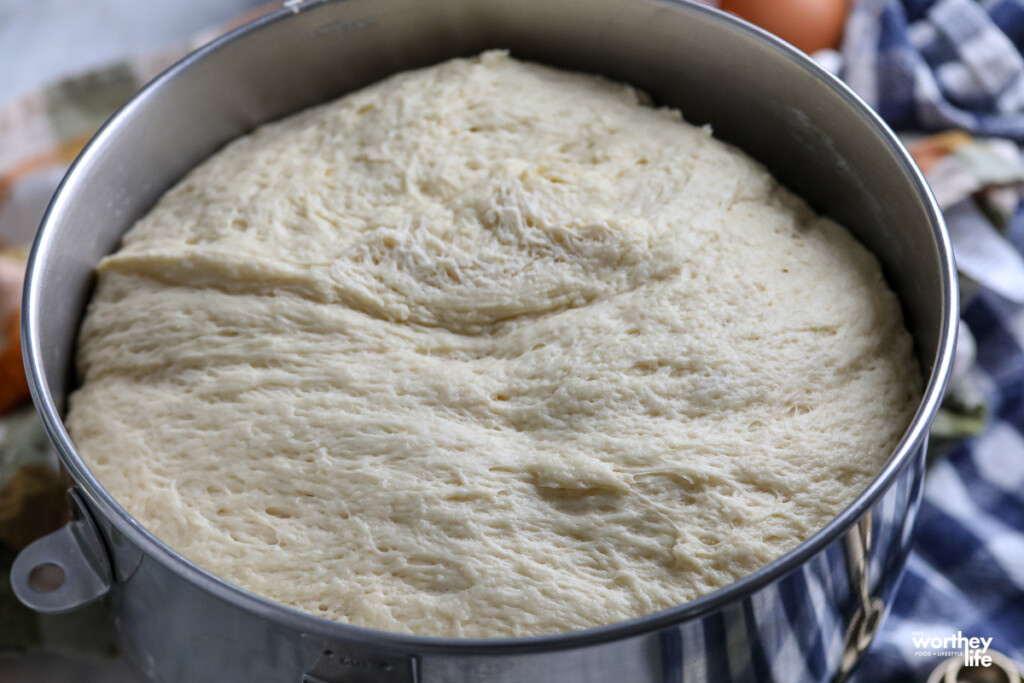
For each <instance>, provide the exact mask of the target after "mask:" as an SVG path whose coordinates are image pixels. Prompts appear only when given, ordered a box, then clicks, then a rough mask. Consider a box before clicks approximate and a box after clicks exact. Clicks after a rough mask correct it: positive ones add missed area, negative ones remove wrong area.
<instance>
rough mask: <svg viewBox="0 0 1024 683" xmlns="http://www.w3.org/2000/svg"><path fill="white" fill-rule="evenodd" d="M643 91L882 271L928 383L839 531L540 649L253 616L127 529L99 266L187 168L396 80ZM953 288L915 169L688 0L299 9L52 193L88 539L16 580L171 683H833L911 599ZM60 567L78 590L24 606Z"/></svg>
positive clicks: (40, 286) (45, 283) (36, 386)
mask: <svg viewBox="0 0 1024 683" xmlns="http://www.w3.org/2000/svg"><path fill="white" fill-rule="evenodd" d="M494 47H503V48H509V49H510V50H511V51H512V53H513V54H514V55H515V56H517V57H520V58H525V59H530V60H536V61H539V62H545V63H548V64H552V65H555V66H560V67H565V68H568V69H576V70H581V71H590V72H597V73H601V74H604V75H606V76H608V77H609V78H613V79H616V80H621V81H626V82H629V83H632V84H634V85H636V86H638V87H640V88H642V89H644V90H646V91H647V92H648V93H650V94H651V95H652V96H653V97H654V99H655V100H656V101H657V102H658V103H661V104H666V105H671V106H674V107H678V108H680V109H681V110H682V111H683V113H684V115H685V117H686V118H687V119H688V120H689V121H691V122H693V123H705V122H707V123H711V124H712V125H713V127H714V130H715V133H716V134H717V135H718V136H719V137H720V138H722V139H725V140H727V141H729V142H732V143H734V144H736V145H738V146H739V147H741V148H742V149H744V150H746V151H747V152H748V153H749V154H751V155H753V156H754V157H756V158H757V159H759V160H761V161H762V162H763V163H765V164H766V165H767V166H768V167H769V169H770V170H771V171H772V172H773V173H774V174H775V175H776V176H777V177H778V178H779V179H781V180H782V181H783V182H784V183H785V184H786V185H788V186H789V187H790V188H791V189H793V190H794V191H796V192H797V193H798V194H800V195H802V196H803V197H805V198H806V199H807V200H809V201H810V202H811V204H812V205H814V206H815V207H816V208H817V209H818V210H820V211H822V212H824V213H826V214H828V215H830V216H832V217H833V218H835V219H836V220H838V221H839V222H840V223H842V224H843V225H845V226H847V227H848V228H849V229H850V230H851V231H852V232H853V233H854V234H855V235H856V236H857V237H858V239H860V240H861V241H862V242H863V243H864V244H865V245H866V246H867V247H868V248H869V249H871V250H872V251H873V252H874V253H875V254H876V255H877V257H878V258H879V260H880V261H881V262H882V264H883V266H884V269H885V274H886V276H887V278H888V280H889V282H890V284H891V285H892V287H893V288H894V289H895V291H896V292H897V294H898V295H899V297H900V300H901V302H902V304H903V307H904V312H905V316H906V319H907V323H908V327H909V329H910V330H911V332H912V334H913V336H914V338H915V341H916V350H917V354H918V357H919V358H920V361H921V365H922V367H923V369H924V372H925V373H926V374H927V379H928V383H927V389H926V391H925V394H924V397H923V399H922V401H921V405H920V408H919V410H918V412H917V415H916V417H915V418H914V421H913V423H912V424H911V425H910V427H909V429H908V430H907V433H906V434H905V436H904V437H903V440H902V441H901V442H900V444H899V446H898V447H897V449H896V451H895V452H894V453H893V455H892V457H891V458H890V460H889V461H888V463H887V464H886V466H885V468H884V469H883V470H882V472H881V473H880V474H879V475H878V477H877V479H875V480H874V482H873V483H872V484H871V485H870V486H869V487H868V489H867V490H866V491H864V492H863V493H862V494H861V495H860V496H859V497H858V498H857V499H856V501H855V502H854V503H853V504H852V505H850V506H849V507H848V508H847V509H845V510H843V511H842V512H841V513H840V514H839V515H838V516H837V517H836V518H835V519H834V520H832V522H831V523H829V524H828V526H827V527H825V528H824V529H822V530H821V531H820V532H819V533H817V534H815V535H814V536H813V537H812V538H810V539H809V540H807V541H805V542H804V543H802V544H801V545H800V546H799V547H798V548H796V549H795V550H793V551H792V552H790V553H788V554H787V555H785V556H784V557H781V558H779V559H778V560H776V561H774V562H772V563H771V564H769V565H768V566H766V567H764V568H762V569H760V570H759V571H756V572H754V573H753V574H751V575H749V576H747V577H745V578H743V579H742V580H740V581H737V582H736V583H734V584H732V585H730V586H727V587H726V588H723V589H721V590H719V591H717V592H715V593H712V594H710V595H708V596H705V597H703V598H700V599H698V600H694V601H692V602H689V603H687V604H684V605H680V606H678V607H675V608H673V609H669V610H666V611H663V612H659V613H657V614H652V615H649V616H646V617H643V618H639V619H634V620H632V621H628V622H624V623H619V624H614V625H611V626H607V627H604V628H597V629H593V630H588V631H580V632H573V633H565V634H560V635H551V636H543V637H534V638H517V639H495V640H469V639H450V638H428V637H418V636H409V635H398V634H393V633H384V632H379V631H373V630H368V629H365V628H358V627H354V626H349V625H345V624H339V623H334V622H330V621H326V620H324V619H320V618H317V617H314V616H310V615H307V614H303V613H300V612H297V611H295V610H292V609H289V608H286V607H283V606H281V605H278V604H275V603H273V602H270V601H268V600H265V599H262V598H259V597H256V596H254V595H251V594H249V593H246V592H244V591H242V590H240V589H238V588H236V587H235V586H232V585H230V584H228V583H226V582H224V581H222V580H221V579H218V578H217V577H215V576H213V575H211V574H209V573H207V572H205V571H204V570H202V569H200V568H199V567H196V566H195V565H193V564H191V563H190V562H188V561H187V560H185V559H184V558H182V557H181V556H180V555H178V554H176V553H175V552H174V551H172V550H170V549H169V548H168V547H167V546H165V545H164V544H162V543H161V542H160V541H159V540H158V539H156V538H154V537H153V536H152V535H151V534H150V533H149V532H147V531H146V530H145V529H144V528H143V527H142V526H141V525H140V524H139V523H138V522H137V521H136V520H135V519H133V518H132V517H131V516H130V515H129V514H128V513H127V512H125V510H124V509H122V508H121V507H120V506H119V505H118V504H117V502H116V501H114V500H113V498H111V496H110V495H109V494H108V493H107V491H106V490H105V489H104V488H103V486H102V485H101V484H100V483H99V482H98V481H97V480H96V479H95V478H94V477H93V475H92V473H91V472H89V469H88V468H87V467H86V466H85V464H84V463H83V462H82V460H81V458H80V457H79V455H78V453H77V452H76V451H75V446H74V444H73V443H72V441H71V439H70V438H69V437H68V434H67V432H66V430H65V428H64V424H63V422H62V421H61V415H62V411H63V408H64V403H65V399H66V397H67V394H68V391H69V389H70V388H71V387H72V385H73V382H74V379H73V367H72V365H73V362H72V359H73V352H74V346H75V338H76V332H77V329H78V325H79V322H80V320H81V316H82V312H83V309H84V306H85V303H86V301H87V299H88V296H89V291H90V286H91V282H92V277H93V275H92V274H93V269H94V267H95V265H96V263H97V262H98V261H99V259H100V258H101V257H103V256H104V255H105V254H108V253H109V252H111V251H112V250H113V249H115V248H116V246H117V244H118V241H119V240H120V238H121V235H122V234H123V233H124V232H125V230H127V229H128V228H129V227H130V226H131V225H132V223H133V222H134V221H135V220H136V219H137V218H139V217H140V216H141V215H143V214H144V213H145V212H146V211H147V210H148V209H149V208H150V207H151V206H152V205H153V203H154V202H155V200H156V199H157V198H158V197H159V196H160V194H161V193H162V192H164V191H165V190H166V189H167V188H168V187H170V186H171V185H172V184H173V183H174V182H176V181H177V180H178V179H179V178H181V177H182V175H183V174H184V173H185V172H186V171H188V170H189V169H190V168H192V167H193V166H195V165H196V164H197V163H198V162H200V161H201V160H202V159H204V158H205V157H207V156H209V155H210V154H211V153H212V152H214V151H216V150H217V149H218V148H220V147H221V146H223V145H224V144H225V143H226V142H227V141H229V140H231V139H232V138H235V137H237V136H239V135H241V134H243V133H245V132H247V131H249V130H251V129H252V128H253V127H255V126H257V125H259V124H261V123H263V122H266V121H270V120H273V119H277V118H280V117H282V116H285V115H287V114H290V113H292V112H295V111H298V110H300V109H303V108H304V107H307V106H309V105H313V104H317V103H320V102H323V101H326V100H328V99H331V98H335V97H337V96H340V95H342V94H344V93H346V92H349V91H351V90H353V89H356V88H358V87H360V86H363V85H366V84H368V83H371V82H373V81H376V80H378V79H380V78H382V77H384V76H387V75H389V74H392V73H394V72H396V71H400V70H403V69H409V68H413V67H420V66H424V65H427V64H431V63H436V62H439V61H442V60H444V59H448V58H450V57H454V56H457V55H471V54H475V53H478V52H480V51H482V50H484V49H487V48H494ZM955 284H956V275H955V271H954V267H953V259H952V255H951V252H950V246H949V241H948V238H947V236H946V233H945V230H944V228H943V224H942V218H941V216H940V214H939V211H938V209H937V207H936V205H935V202H934V200H933V199H932V197H931V195H930V193H929V191H928V188H927V186H926V185H925V183H924V180H923V179H922V177H921V175H920V173H919V172H918V170H917V168H916V167H915V165H914V163H913V162H912V160H911V159H910V157H909V156H908V155H907V153H906V151H905V150H904V149H903V147H902V146H901V145H900V144H899V142H898V141H897V140H896V138H895V137H894V136H893V134H892V133H891V132H890V131H889V129H888V128H886V126H885V125H884V124H883V123H882V122H881V121H880V120H879V119H878V117H877V116H876V115H875V114H874V113H872V112H871V111H870V110H869V109H868V108H867V107H866V106H865V105H864V104H863V103H862V102H861V101H860V100H859V99H858V98H857V97H856V96H855V95H853V94H852V93H851V92H850V91H849V90H848V89H847V88H846V87H844V86H843V85H842V84H841V83H840V82H839V81H838V80H836V79H835V78H834V77H832V76H831V75H829V74H828V73H826V72H825V71H823V70H822V69H821V68H819V67H818V66H817V65H816V64H814V62H812V61H811V60H810V59H808V58H807V57H806V56H804V55H803V54H801V53H799V52H797V51H796V50H794V49H792V48H790V47H788V46H787V45H785V44H783V43H781V42H780V41H778V40H776V39H774V38H772V37H771V36H769V35H767V34H765V33H763V32H761V31H759V30H757V29H755V28H753V27H751V26H749V25H746V24H744V23H742V22H740V21H738V20H736V19H733V18H730V17H728V16H725V15H723V14H721V13H718V12H716V11H714V10H711V9H708V8H706V7H703V6H700V5H696V4H691V3H685V2H677V1H673V0H435V1H434V2H430V3H427V2H424V0H336V1H326V2H325V1H319V2H318V1H310V0H307V1H306V2H303V3H299V4H295V3H289V4H288V6H287V7H285V8H284V9H282V10H280V11H278V12H276V13H275V14H273V15H271V16H269V17H267V18H265V19H261V20H259V21H257V22H255V23H253V24H250V25H248V26H246V27H244V28H242V29H239V30H238V31H235V32H234V33H232V34H230V35H228V36H226V37H224V38H222V39H220V40H218V41H216V42H214V43H213V44H211V45H209V46H208V47H206V48H203V49H202V50H199V51H198V52H196V53H194V54H192V55H191V56H189V57H187V58H186V59H184V60H183V61H182V62H180V63H179V64H177V65H176V66H174V67H172V68H171V69H170V70H168V71H167V72H166V73H164V74H163V75H161V76H160V77H159V78H157V79H156V80H155V81H153V82H152V83H151V84H150V85H149V86H147V87H146V88H145V89H144V90H142V91H141V92H140V93H139V94H138V95H137V96H136V97H135V98H134V99H133V100H131V101H130V102H129V103H128V104H127V105H126V106H125V107H124V108H123V109H122V110H121V111H120V112H118V113H117V114H116V115H115V116H114V117H113V118H112V119H111V120H110V121H109V122H108V123H107V125H106V126H105V127H104V128H103V129H102V130H101V131H100V132H99V133H98V134H97V135H96V137H95V138H94V139H93V141H92V142H91V143H90V144H89V146H88V147H87V148H86V149H85V151H84V152H83V153H82V155H81V156H80V157H79V159H78V160H77V162H76V163H75V165H74V166H73V168H72V169H71V171H70V172H69V173H68V175H67V177H66V178H65V180H64V182H63V184H62V185H61V187H60V189H59V190H58V192H57V194H56V196H55V197H54V199H53V202H52V204H51V206H50V209H49V211H48V213H47V215H46V218H45V220H44V221H43V225H42V227H41V229H40V231H39V236H38V238H37V240H36V243H35V247H34V250H33V252H32V258H31V262H30V265H29V273H28V280H27V287H26V294H25V302H24V311H23V321H24V329H23V336H24V347H25V360H26V364H27V368H28V372H29V377H30V383H31V385H32V393H33V396H34V398H35V401H36V406H37V408H38V410H39V412H40V414H41V415H42V418H43V420H44V422H45V423H46V427H47V430H48V431H49V435H50V438H51V440H52V441H53V443H54V445H55V446H56V448H57V450H58V451H59V452H60V456H61V458H62V460H63V462H64V464H65V466H66V467H67V469H68V470H69V471H70V473H71V476H72V477H73V478H74V480H75V482H76V489H75V490H74V491H73V495H72V499H73V501H75V506H76V517H75V520H74V521H73V522H72V524H71V525H69V526H68V527H67V528H65V529H64V530H62V531H59V532H57V533H55V534H53V535H51V536H48V537H46V538H43V539H41V540H40V541H38V542H37V543H35V544H33V545H32V546H30V547H29V548H27V549H26V550H25V551H23V553H22V554H21V555H20V556H19V557H18V559H17V562H16V565H15V568H14V572H13V574H12V581H13V583H14V587H15V588H16V590H17V592H18V595H19V596H20V597H21V599H22V600H23V601H24V602H25V603H26V604H28V605H29V606H31V607H35V608H36V609H39V610H41V611H63V610H69V609H74V608H76V607H78V606H80V605H82V604H85V603H87V602H91V601H95V600H100V599H102V600H105V601H107V603H108V605H109V609H110V610H111V613H112V615H113V616H114V618H115V619H116V622H117V625H118V627H119V630H120V634H121V637H122V639H123V641H124V644H125V646H126V649H127V651H128V652H130V653H132V654H133V655H134V657H135V658H136V659H137V660H138V661H139V662H140V664H141V666H142V667H143V668H144V669H145V670H146V671H147V672H148V673H149V674H150V675H152V676H153V678H154V679H156V680H159V681H167V682H182V683H185V682H187V683H201V682H204V681H211V682H213V681H216V682H217V683H230V682H238V683H242V682H244V683H256V682H261V681H267V682H270V681H274V682H279V681H309V682H323V683H357V682H359V683H365V682H369V681H378V682H385V683H411V682H412V681H419V682H420V683H442V682H443V683H461V682H469V681H486V682H489V683H492V682H493V683H510V682H513V681H515V682H528V683H541V682H544V681H558V682H560V683H584V682H587V683H595V682H596V683H601V682H608V683H622V682H636V683H648V682H649V683H670V682H671V683H677V682H682V681H726V680H735V681H740V680H742V681H768V680H777V681H785V682H786V683H791V682H793V681H804V680H807V681H812V680H813V681H821V680H827V679H831V678H833V677H836V678H842V677H843V676H845V675H846V673H847V672H848V671H849V670H850V668H851V667H852V666H853V665H854V664H855V663H856V661H857V659H858V657H859V655H860V653H861V652H862V651H863V650H864V648H865V647H866V646H867V644H869V643H870V641H871V638H872V636H873V634H874V632H875V630H876V628H877V626H878V623H879V620H880V619H881V618H882V616H883V614H884V612H885V609H886V605H887V604H888V603H889V602H890V600H891V599H892V597H893V594H894V591H895V589H896V586H897V584H898V583H899V579H900V575H901V572H902V568H903V564H904V560H905V558H906V555H907V552H908V544H909V540H910V536H911V532H912V528H913V523H914V518H915V516H916V513H917V509H918V505H919V501H920V495H921V486H922V478H923V471H924V450H925V445H926V440H927V434H928V427H929V424H930V422H931V420H932V418H933V416H934V415H935V411H936V410H937V408H938V405H939V401H940V398H941V394H942V391H943V389H944V385H945V383H946V380H947V377H948V375H949V370H950V365H951V359H952V353H953V344H954V337H955V331H956V321H957V290H956V286H955ZM46 563H53V564H58V565H61V566H62V567H63V568H64V570H65V573H66V576H67V580H66V581H65V583H64V585H63V586H61V588H59V589H58V590H56V591H54V592H52V593H40V592H36V591H35V590H34V589H33V588H32V582H31V580H30V576H31V573H32V570H33V569H35V568H36V567H38V566H41V565H43V564H46Z"/></svg>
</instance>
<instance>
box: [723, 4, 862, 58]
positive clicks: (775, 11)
mask: <svg viewBox="0 0 1024 683" xmlns="http://www.w3.org/2000/svg"><path fill="white" fill-rule="evenodd" d="M719 6H720V7H721V8H722V9H723V10H725V11H726V12H732V13H733V14H735V15H737V16H739V17H741V18H743V19H746V20H747V21H749V22H750V23H752V24H757V25H758V26H760V27H761V28H763V29H764V30H766V31H771V32H772V33H774V34H775V35H777V36H778V37H779V38H782V39H783V40H785V41H787V42H789V43H792V44H793V45H795V46H796V47H798V48H800V49H801V50H803V51H804V52H806V53H808V54H810V53H811V52H816V51H818V50H823V49H825V48H836V47H839V42H840V41H841V40H842V38H843V26H844V25H845V23H846V15H847V13H848V12H849V10H850V0H722V1H721V3H720V5H719Z"/></svg>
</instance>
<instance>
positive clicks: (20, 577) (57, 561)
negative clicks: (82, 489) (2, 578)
mask: <svg viewBox="0 0 1024 683" xmlns="http://www.w3.org/2000/svg"><path fill="white" fill-rule="evenodd" d="M68 498H69V499H70V504H71V521H69V522H68V523H67V524H66V525H64V526H63V527H61V528H60V529H58V530H57V531H54V532H53V533H51V534H47V535H46V536H43V537H42V538H40V539H38V540H36V541H34V542H33V543H31V544H29V545H28V546H27V547H26V548H25V549H24V550H22V551H21V552H20V553H19V554H18V556H17V557H16V558H15V559H14V565H13V566H12V567H11V587H12V588H13V589H14V594H15V595H16V596H17V597H18V599H19V600H21V602H22V603H24V604H25V606H27V607H29V608H31V609H34V610H35V611H37V612H42V613H44V614H60V613H63V612H70V611H72V610H76V609H78V608H79V607H84V606H85V605H88V604H90V603H92V602H95V601H97V600H99V599H100V598H102V597H103V596H104V595H106V594H107V592H108V591H109V590H110V585H111V574H110V561H109V560H108V559H107V550H106V548H105V547H104V545H103V541H102V540H101V539H100V535H99V532H98V531H97V529H96V525H95V524H94V523H93V521H92V517H91V516H90V515H89V512H88V510H86V508H85V505H84V503H83V502H82V499H81V496H80V494H79V493H78V491H77V490H76V489H71V490H70V491H68Z"/></svg>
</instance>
